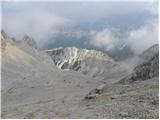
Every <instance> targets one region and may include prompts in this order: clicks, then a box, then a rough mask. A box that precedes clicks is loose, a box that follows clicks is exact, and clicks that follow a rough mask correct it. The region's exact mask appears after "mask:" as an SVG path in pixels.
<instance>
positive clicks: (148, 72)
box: [119, 44, 159, 83]
mask: <svg viewBox="0 0 160 120" xmlns="http://www.w3.org/2000/svg"><path fill="white" fill-rule="evenodd" d="M158 46H159V45H158V44H156V45H153V46H151V47H150V48H148V49H147V50H145V51H144V52H143V53H142V54H141V57H142V58H143V59H145V60H142V61H140V63H139V64H138V65H137V66H136V67H135V68H134V70H133V72H132V74H131V75H129V76H127V77H126V78H124V79H122V80H121V81H120V82H119V83H132V82H134V81H142V80H147V79H151V78H153V77H158V76H159V49H158Z"/></svg>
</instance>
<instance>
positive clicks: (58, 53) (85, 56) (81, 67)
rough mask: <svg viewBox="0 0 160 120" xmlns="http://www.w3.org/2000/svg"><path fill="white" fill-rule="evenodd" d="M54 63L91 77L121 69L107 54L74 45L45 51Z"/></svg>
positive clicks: (61, 67)
mask: <svg viewBox="0 0 160 120" xmlns="http://www.w3.org/2000/svg"><path fill="white" fill-rule="evenodd" d="M46 52H47V53H48V54H49V55H50V56H51V57H52V59H53V61H54V63H55V65H56V66H57V67H58V68H60V69H63V70H74V71H78V72H81V73H83V74H87V75H90V76H92V77H97V76H104V75H106V76H107V75H109V74H112V73H113V71H114V72H115V71H116V70H115V69H118V68H119V69H120V68H121V69H122V71H125V70H124V68H123V67H122V66H120V65H119V64H118V63H116V62H115V61H114V60H113V59H112V58H110V57H109V56H108V55H107V54H104V53H102V52H100V51H96V50H88V49H79V48H76V47H66V48H62V47H61V48H56V49H51V50H47V51H46Z"/></svg>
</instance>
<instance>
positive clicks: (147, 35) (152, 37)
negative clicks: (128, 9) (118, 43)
mask: <svg viewBox="0 0 160 120" xmlns="http://www.w3.org/2000/svg"><path fill="white" fill-rule="evenodd" d="M127 43H128V44H129V45H130V46H131V48H132V49H133V50H134V52H135V53H141V52H143V51H144V50H146V49H147V48H149V47H150V46H151V45H154V44H156V43H158V25H157V24H152V25H150V24H149V25H145V26H143V27H141V28H139V29H137V30H133V31H130V33H129V36H128V38H127Z"/></svg>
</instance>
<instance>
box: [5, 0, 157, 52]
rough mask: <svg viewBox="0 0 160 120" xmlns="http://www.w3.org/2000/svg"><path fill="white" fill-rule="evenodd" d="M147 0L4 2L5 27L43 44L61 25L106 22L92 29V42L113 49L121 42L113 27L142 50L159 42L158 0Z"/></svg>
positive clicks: (8, 31)
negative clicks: (122, 31)
mask: <svg viewBox="0 0 160 120" xmlns="http://www.w3.org/2000/svg"><path fill="white" fill-rule="evenodd" d="M147 1H148V0H146V2H145V1H144V2H3V3H2V29H4V30H5V31H6V33H7V34H9V35H11V36H13V37H15V38H17V39H22V37H23V36H24V35H25V34H28V35H30V36H31V37H33V38H34V39H35V40H36V41H37V43H38V44H40V45H42V44H43V43H45V41H47V40H48V39H49V38H50V37H52V35H53V34H54V32H56V30H57V28H59V27H64V26H67V27H68V26H70V27H77V28H78V29H83V27H89V26H90V27H91V28H94V27H95V26H96V25H99V24H102V25H103V24H104V27H103V29H100V30H97V29H92V30H90V33H89V34H90V35H91V34H92V35H93V36H92V37H93V39H92V40H91V41H90V44H92V45H94V46H97V47H106V49H110V48H111V47H113V46H114V45H116V44H117V41H118V38H117V37H116V36H115V33H114V32H113V31H112V30H111V29H120V30H121V29H122V30H126V31H124V32H126V33H127V35H128V36H127V39H126V43H128V44H131V46H132V47H133V49H134V50H135V51H140V52H141V51H143V50H144V49H145V48H147V47H149V46H150V45H152V44H154V43H157V41H158V2H157V1H158V0H157V1H155V0H154V1H153V2H147ZM105 25H106V26H105ZM139 40H141V42H139ZM137 42H139V43H138V44H137ZM144 42H145V45H143V44H144ZM142 46H144V47H142Z"/></svg>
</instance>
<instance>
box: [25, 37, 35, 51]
mask: <svg viewBox="0 0 160 120" xmlns="http://www.w3.org/2000/svg"><path fill="white" fill-rule="evenodd" d="M23 42H24V43H25V44H27V45H29V46H30V47H32V48H35V49H37V48H38V47H37V44H36V42H35V40H34V39H32V38H31V37H29V36H28V35H25V36H24V37H23Z"/></svg>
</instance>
